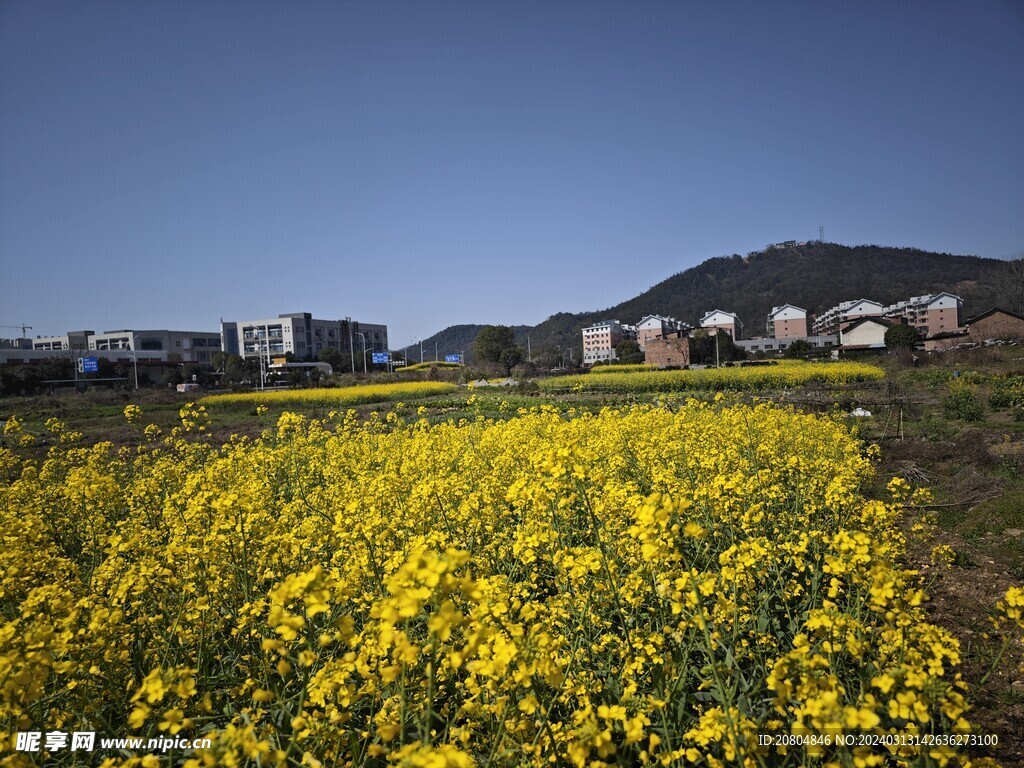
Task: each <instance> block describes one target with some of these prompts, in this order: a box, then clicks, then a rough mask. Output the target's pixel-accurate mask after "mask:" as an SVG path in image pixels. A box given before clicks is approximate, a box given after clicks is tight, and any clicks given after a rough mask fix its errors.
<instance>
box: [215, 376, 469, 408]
mask: <svg viewBox="0 0 1024 768" xmlns="http://www.w3.org/2000/svg"><path fill="white" fill-rule="evenodd" d="M457 389H458V386H457V385H455V384H446V383H444V382H440V381H410V382H399V383H396V384H359V385H356V386H354V387H339V388H337V389H326V388H324V389H281V390H270V391H267V390H264V391H262V392H241V393H234V394H223V395H208V396H206V397H204V398H202V399H201V400H200V402H201V403H203V404H204V405H225V404H232V405H233V404H251V405H288V404H296V405H318V404H319V405H328V406H334V407H338V408H343V407H346V406H350V405H362V404H364V403H382V402H388V401H392V400H412V399H415V398H418V397H431V396H432V395H443V394H445V393H448V392H454V391H455V390H457Z"/></svg>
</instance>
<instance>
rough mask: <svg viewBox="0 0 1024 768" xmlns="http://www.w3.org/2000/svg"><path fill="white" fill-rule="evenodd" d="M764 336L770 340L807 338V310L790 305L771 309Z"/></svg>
mask: <svg viewBox="0 0 1024 768" xmlns="http://www.w3.org/2000/svg"><path fill="white" fill-rule="evenodd" d="M765 335H766V336H768V338H770V339H805V338H807V310H806V309H801V308H800V307H794V306H793V305H792V304H783V305H782V306H781V307H772V311H771V312H769V313H768V326H767V329H766V333H765Z"/></svg>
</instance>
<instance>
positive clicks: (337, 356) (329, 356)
mask: <svg viewBox="0 0 1024 768" xmlns="http://www.w3.org/2000/svg"><path fill="white" fill-rule="evenodd" d="M317 360H319V361H320V362H321V363H327V364H328V365H329V366H331V368H332V370H333V371H334V373H342V372H343V371H344V370H345V367H344V363H345V362H346V361H345V356H344V355H342V354H341V352H339V351H338V350H336V349H335V348H334V347H324V348H323V349H321V350H320V354H318V355H317Z"/></svg>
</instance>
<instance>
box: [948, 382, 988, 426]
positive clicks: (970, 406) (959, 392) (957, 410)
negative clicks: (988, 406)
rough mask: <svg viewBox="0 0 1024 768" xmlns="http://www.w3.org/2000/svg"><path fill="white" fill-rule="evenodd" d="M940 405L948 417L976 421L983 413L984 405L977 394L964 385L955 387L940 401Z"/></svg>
mask: <svg viewBox="0 0 1024 768" xmlns="http://www.w3.org/2000/svg"><path fill="white" fill-rule="evenodd" d="M942 407H943V409H944V410H945V412H946V417H947V418H950V419H962V420H963V421H977V420H978V419H980V418H981V417H982V416H984V415H985V406H984V404H982V402H981V400H979V399H978V396H977V395H976V394H974V392H972V391H971V390H969V389H967V388H966V387H956V388H954V389H953V390H952V391H951V392H950V393H949V394H948V395H946V399H945V400H943V401H942Z"/></svg>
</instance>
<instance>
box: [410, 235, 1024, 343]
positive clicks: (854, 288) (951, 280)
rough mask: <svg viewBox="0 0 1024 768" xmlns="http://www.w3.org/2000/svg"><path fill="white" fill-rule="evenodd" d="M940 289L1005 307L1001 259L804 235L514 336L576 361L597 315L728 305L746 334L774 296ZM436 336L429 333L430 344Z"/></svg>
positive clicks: (981, 307) (627, 318)
mask: <svg viewBox="0 0 1024 768" xmlns="http://www.w3.org/2000/svg"><path fill="white" fill-rule="evenodd" d="M938 291H949V292H951V293H956V294H959V295H960V296H961V297H962V298H963V300H964V317H965V318H966V317H970V316H972V315H975V314H978V313H980V312H984V311H985V310H987V309H989V308H991V307H992V306H995V305H1004V306H1009V303H1010V301H1011V297H1010V286H1009V284H1008V280H1007V273H1006V262H1003V261H1000V260H998V259H983V258H979V257H976V256H954V255H952V254H949V253H931V252H929V251H921V250H918V249H916V248H887V247H884V246H877V245H857V246H846V245H838V244H836V243H819V242H810V243H806V244H804V245H796V246H790V247H787V248H770V249H767V250H764V251H756V252H753V253H750V254H748V255H747V256H745V257H744V256H740V255H739V254H733V255H731V256H722V257H719V258H714V259H708V260H707V261H705V262H703V263H702V264H699V265H697V266H696V267H692V268H690V269H687V270H685V271H683V272H679V273H677V274H675V275H672V276H671V277H669V278H668V279H666V280H663V281H662V282H660V283H658V284H657V285H655V286H653V287H652V288H650V289H649V290H647V291H645V292H644V293H641V294H640V295H639V296H636V297H634V298H631V299H628V300H626V301H623V302H622V303H621V304H616V305H615V306H613V307H609V308H608V309H604V310H600V311H594V312H581V313H576V314H573V313H568V312H561V313H558V314H555V315H552V316H551V317H549V318H548V319H547V320H545V321H544V322H542V323H540V324H539V325H537V326H534V327H533V328H528V327H527V326H517V329H516V330H517V334H516V335H517V337H519V336H522V337H523V340H524V341H525V335H526V333H527V332H528V333H529V335H530V340H531V343H532V348H533V353H534V356H535V357H536V356H537V355H538V354H539V353H540V352H541V351H543V350H544V349H548V348H551V347H553V346H554V345H557V344H561V345H563V346H564V345H571V346H572V347H573V348H574V349H575V350H576V355H577V359H578V358H579V355H580V354H581V336H580V329H581V328H584V327H586V326H588V325H591V324H593V323H595V322H597V321H599V320H606V319H608V320H610V319H615V320H620V321H622V322H624V323H636V322H639V321H640V319H641V318H643V317H644V315H649V314H661V315H669V316H672V317H677V318H679V319H680V320H683V321H685V322H688V323H690V324H691V325H697V323H698V322H699V321H700V318H701V315H703V314H704V313H705V312H707V311H708V310H711V309H724V310H727V311H729V312H735V313H736V314H737V315H739V317H740V320H742V321H743V324H744V326H745V330H746V333H747V335H760V334H763V332H764V325H765V318H766V317H767V315H768V312H769V311H771V308H772V307H773V306H778V305H780V304H795V305H796V306H798V307H803V308H804V309H806V310H807V311H808V312H811V313H820V312H822V311H823V310H826V309H828V308H829V307H832V306H835V305H836V304H838V303H839V302H840V301H846V300H848V299H860V298H866V299H873V300H875V301H879V302H881V303H883V304H891V303H894V302H896V301H899V300H901V299H906V298H909V297H911V296H920V295H921V294H925V293H935V292H938ZM482 327H483V326H476V325H474V326H469V325H458V326H452V327H451V328H447V329H445V330H444V331H442V332H441V333H439V334H437V336H436V338H437V339H438V340H439V341H440V340H441V339H444V338H445V337H446V335H447V334H449V333H455V334H457V337H458V338H459V339H460V342H459V343H460V346H457V347H453V348H452V349H451V350H450V351H452V352H458V351H461V350H462V349H467V350H468V349H470V348H471V347H472V339H473V338H475V336H476V332H477V331H479V329H480V328H482ZM470 329H474V330H470ZM434 339H435V337H431V338H430V340H429V342H430V345H431V348H432V347H433V342H434ZM424 343H425V344H426V342H424ZM440 346H441V344H440V343H439V347H440ZM424 348H426V347H424ZM441 354H444V353H443V352H442V353H441Z"/></svg>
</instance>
